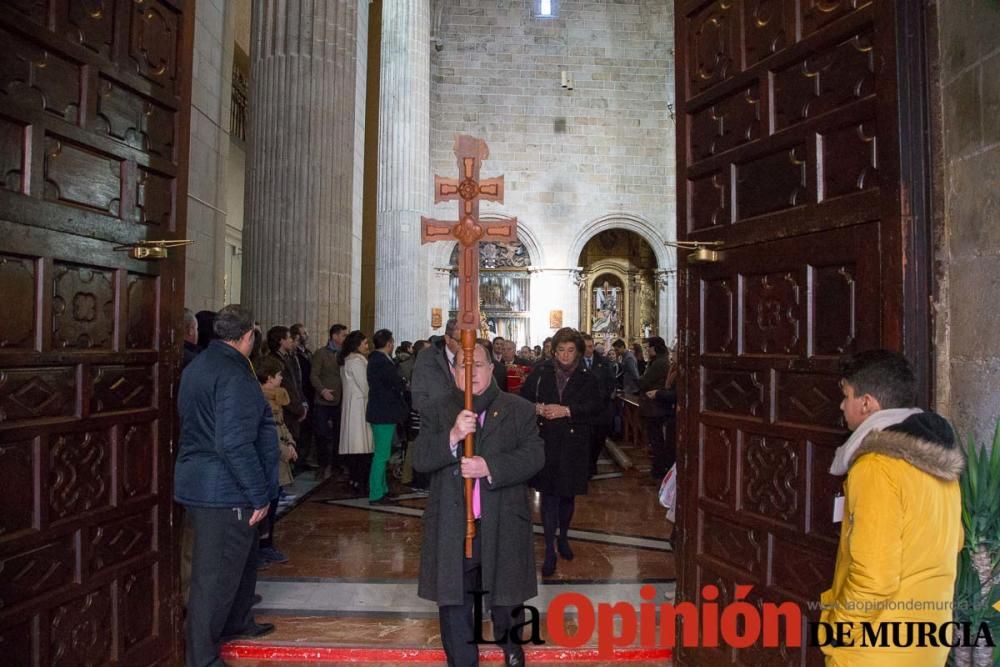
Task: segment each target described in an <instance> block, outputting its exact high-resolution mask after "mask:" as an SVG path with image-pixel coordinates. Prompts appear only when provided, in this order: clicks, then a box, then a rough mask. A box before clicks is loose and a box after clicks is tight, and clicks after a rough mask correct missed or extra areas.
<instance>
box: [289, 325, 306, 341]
mask: <svg viewBox="0 0 1000 667" xmlns="http://www.w3.org/2000/svg"><path fill="white" fill-rule="evenodd" d="M305 328H306V325H304V324H302V323H301V322H296V323H295V324H293V325H292V326H291V327H289V328H288V332H289V333H290V334H292V338H296V339H297V338H298V337H299V335H300V334H301V333H302V330H303V329H305Z"/></svg>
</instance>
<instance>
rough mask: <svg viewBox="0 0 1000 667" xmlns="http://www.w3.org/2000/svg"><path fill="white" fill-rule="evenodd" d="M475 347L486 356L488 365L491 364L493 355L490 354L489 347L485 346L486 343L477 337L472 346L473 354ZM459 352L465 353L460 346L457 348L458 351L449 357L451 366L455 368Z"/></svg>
mask: <svg viewBox="0 0 1000 667" xmlns="http://www.w3.org/2000/svg"><path fill="white" fill-rule="evenodd" d="M476 347H478V348H479V349H481V350H482V351H483V354H484V355H485V356H486V362H487V363H488V364H489V365H490V366H492V365H493V355H492V354H490V351H489V348H487V347H486V344H485V343H483V341H482V339H477V340H476V345H475V347H473V348H472V353H473V355H475V353H476V352H475V348H476ZM459 352H461V353H462V354H465V352H464V351H463V350H462V348H458V351H457V352H455V356H454V357H452V358H451V365H452V368H457V367H458V353H459Z"/></svg>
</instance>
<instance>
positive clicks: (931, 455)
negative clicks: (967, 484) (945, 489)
mask: <svg viewBox="0 0 1000 667" xmlns="http://www.w3.org/2000/svg"><path fill="white" fill-rule="evenodd" d="M864 454H882V455H883V456H890V457H892V458H896V459H901V460H903V461H906V462H907V463H909V464H910V465H912V466H913V467H915V468H917V469H918V470H922V471H924V472H926V473H927V474H929V475H933V476H934V477H937V478H939V479H943V480H945V481H949V482H950V481H955V480H957V479H958V478H959V477H960V476H961V474H962V470H964V469H965V455H964V454H963V453H962V451H961V450H960V449H959V448H958V447H957V446H956V442H955V433H954V431H953V430H952V428H951V425H950V424H949V423H948V421H947V420H946V419H944V418H943V417H941V416H940V415H937V414H934V413H933V412H922V413H920V414H916V415H913V416H912V417H909V418H908V419H906V420H905V421H903V422H901V423H900V424H897V425H896V426H893V427H890V428H887V429H886V430H884V431H872V432H871V433H870V434H868V437H866V438H865V439H864V441H863V442H862V443H861V446H860V447H858V449H857V451H855V453H854V456H853V457H851V461H850V465H853V464H854V462H855V461H857V460H858V458H859V457H860V456H863V455H864Z"/></svg>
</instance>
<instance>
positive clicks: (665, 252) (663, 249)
mask: <svg viewBox="0 0 1000 667" xmlns="http://www.w3.org/2000/svg"><path fill="white" fill-rule="evenodd" d="M607 229H625V230H628V231H630V232H634V233H635V234H638V235H639V237H640V238H642V239H643V240H644V241H645V242H646V243H648V244H649V247H650V248H652V249H653V254H654V255H655V256H656V268H657V269H665V270H673V269H676V268H677V252H676V250H675V249H674V248H669V247H667V246H666V245H664V241H665V240H666V239H664V238H663V235H662V234H660V232H659V230H657V229H656V226H655V225H653V223H651V222H650V221H649V220H646V219H645V218H643V217H642V216H639V215H635V214H632V213H608V214H607V215H602V216H601V217H599V218H596V219H594V220H591V221H590V222H588V223H587V224H586V225H584V226H583V228H581V229H580V231H578V232H577V234H576V236H575V237H574V238H573V243H572V244H570V248H569V253H568V254H567V256H566V266H577V263H578V262H579V261H580V253H582V252H583V247H584V246H585V245H587V241H589V240H590V239H592V238H594V237H595V236H597V234H599V233H600V232H603V231H605V230H607Z"/></svg>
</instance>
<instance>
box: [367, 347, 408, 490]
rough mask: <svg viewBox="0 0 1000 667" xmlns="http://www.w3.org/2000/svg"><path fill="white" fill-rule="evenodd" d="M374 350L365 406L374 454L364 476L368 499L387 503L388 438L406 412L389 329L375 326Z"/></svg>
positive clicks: (369, 369)
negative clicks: (370, 426)
mask: <svg viewBox="0 0 1000 667" xmlns="http://www.w3.org/2000/svg"><path fill="white" fill-rule="evenodd" d="M372 343H373V344H374V345H375V351H374V352H372V353H371V356H369V357H368V407H367V408H366V409H365V419H366V420H368V423H369V424H371V425H372V440H373V441H374V445H375V456H374V458H372V468H371V472H370V473H369V475H368V502H369V504H371V505H381V504H384V503H386V502H388V498H387V494H388V492H389V485H388V484H387V483H386V478H385V471H386V467H387V466H388V464H389V457H390V456H392V437H393V435H394V434H395V433H396V425H397V424H400V423H402V422H403V421H404V420H405V419H406V416H407V413H408V412H409V409H408V408H407V407H406V398H405V397H404V395H403V378H401V377H399V372H398V370H397V368H396V362H395V361H393V360H392V350H393V348H394V347H395V346H396V341H394V340H393V339H392V332H391V331H389V330H388V329H379V330H378V331H376V332H375V335H374V336H372Z"/></svg>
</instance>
